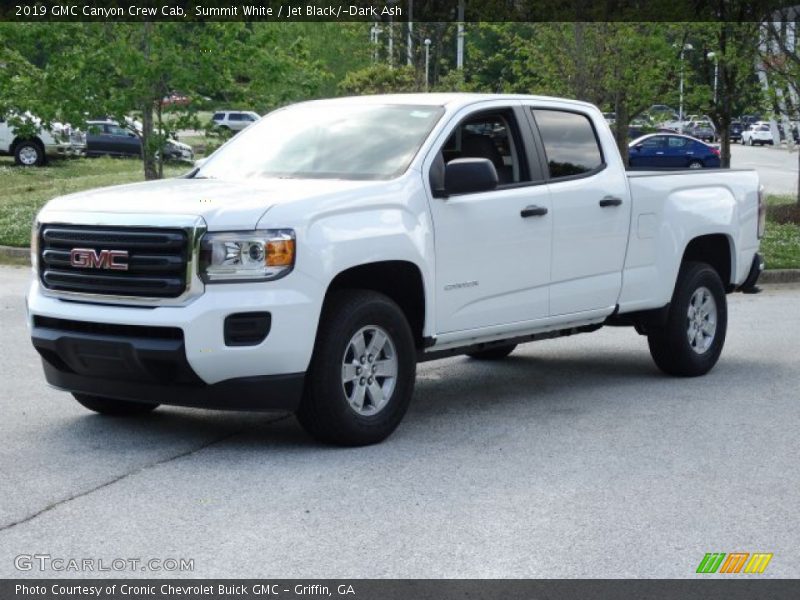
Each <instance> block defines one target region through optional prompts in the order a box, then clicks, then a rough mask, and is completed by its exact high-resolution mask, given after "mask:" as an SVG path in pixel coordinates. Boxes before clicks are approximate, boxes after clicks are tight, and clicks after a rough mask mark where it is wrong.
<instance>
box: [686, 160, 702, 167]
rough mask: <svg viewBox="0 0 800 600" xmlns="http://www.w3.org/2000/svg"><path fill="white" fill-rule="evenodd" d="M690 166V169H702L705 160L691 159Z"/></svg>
mask: <svg viewBox="0 0 800 600" xmlns="http://www.w3.org/2000/svg"><path fill="white" fill-rule="evenodd" d="M689 168H690V169H702V168H703V162H702V161H699V160H692V161H689Z"/></svg>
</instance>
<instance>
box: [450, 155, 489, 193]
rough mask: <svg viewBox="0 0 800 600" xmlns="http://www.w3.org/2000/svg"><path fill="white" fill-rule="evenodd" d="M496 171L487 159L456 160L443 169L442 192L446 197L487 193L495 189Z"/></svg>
mask: <svg viewBox="0 0 800 600" xmlns="http://www.w3.org/2000/svg"><path fill="white" fill-rule="evenodd" d="M498 181H499V180H498V177H497V169H495V168H494V164H493V163H492V161H490V160H489V159H488V158H456V159H454V160H451V161H450V162H449V163H447V165H446V166H445V169H444V192H445V194H446V195H448V196H454V195H457V194H470V193H475V192H488V191H491V190H494V189H496V188H497V184H498Z"/></svg>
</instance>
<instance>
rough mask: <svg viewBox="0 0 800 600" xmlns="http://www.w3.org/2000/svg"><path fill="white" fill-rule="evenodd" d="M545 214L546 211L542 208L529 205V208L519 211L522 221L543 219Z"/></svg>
mask: <svg viewBox="0 0 800 600" xmlns="http://www.w3.org/2000/svg"><path fill="white" fill-rule="evenodd" d="M546 214H547V209H546V208H545V207H544V206H536V205H535V204H531V205H530V206H526V207H525V208H523V209H522V210H521V211H519V216H520V217H522V218H523V219H525V218H527V217H543V216H544V215H546Z"/></svg>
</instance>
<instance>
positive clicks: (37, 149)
mask: <svg viewBox="0 0 800 600" xmlns="http://www.w3.org/2000/svg"><path fill="white" fill-rule="evenodd" d="M31 157H34V158H33V160H31ZM14 162H15V163H16V164H18V165H19V166H22V167H41V166H42V165H43V164H44V148H42V146H41V144H39V143H37V142H35V141H34V140H24V141H22V142H19V143H18V144H17V145H16V147H15V148H14Z"/></svg>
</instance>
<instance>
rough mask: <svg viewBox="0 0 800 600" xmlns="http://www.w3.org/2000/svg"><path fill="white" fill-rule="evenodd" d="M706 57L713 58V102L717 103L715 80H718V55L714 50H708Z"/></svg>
mask: <svg viewBox="0 0 800 600" xmlns="http://www.w3.org/2000/svg"><path fill="white" fill-rule="evenodd" d="M706 58H713V59H714V104H715V105H716V103H717V82H718V81H719V56H717V53H716V52H709V53H708V54H706Z"/></svg>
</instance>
